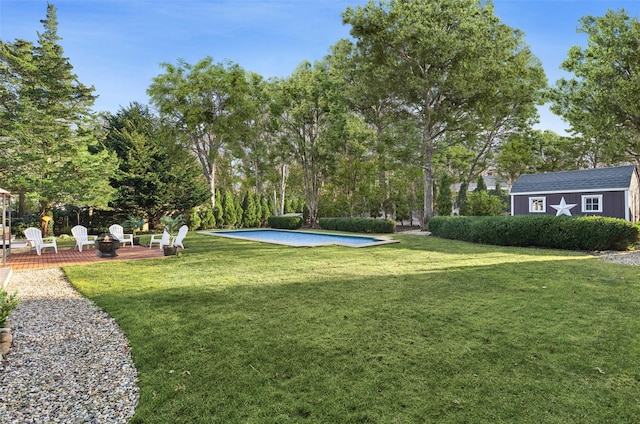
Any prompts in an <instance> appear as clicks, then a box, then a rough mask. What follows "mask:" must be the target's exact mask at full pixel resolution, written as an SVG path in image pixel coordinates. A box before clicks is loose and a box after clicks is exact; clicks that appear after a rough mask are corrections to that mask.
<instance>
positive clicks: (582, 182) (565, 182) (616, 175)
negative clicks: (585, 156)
mask: <svg viewBox="0 0 640 424" xmlns="http://www.w3.org/2000/svg"><path fill="white" fill-rule="evenodd" d="M633 172H634V165H625V166H615V167H612V168H595V169H581V170H578V171H562V172H548V173H545V174H525V175H522V176H520V178H518V180H517V181H516V182H515V183H514V184H513V187H511V194H517V193H543V192H552V191H577V190H584V191H598V190H607V189H609V190H610V189H617V188H622V189H624V188H627V187H629V184H630V183H631V177H632V175H633Z"/></svg>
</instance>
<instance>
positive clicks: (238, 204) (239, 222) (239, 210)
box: [233, 197, 244, 227]
mask: <svg viewBox="0 0 640 424" xmlns="http://www.w3.org/2000/svg"><path fill="white" fill-rule="evenodd" d="M233 205H234V207H235V209H236V223H237V225H238V226H239V227H241V226H242V214H243V213H244V210H243V209H242V202H240V197H234V199H233Z"/></svg>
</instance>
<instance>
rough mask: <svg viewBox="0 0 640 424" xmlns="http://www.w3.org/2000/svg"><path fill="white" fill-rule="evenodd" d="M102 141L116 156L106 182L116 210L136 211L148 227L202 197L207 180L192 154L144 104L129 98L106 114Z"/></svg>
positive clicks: (126, 214)
mask: <svg viewBox="0 0 640 424" xmlns="http://www.w3.org/2000/svg"><path fill="white" fill-rule="evenodd" d="M107 131H108V132H107V135H106V137H105V141H104V145H105V146H106V148H108V149H110V150H111V151H113V152H114V153H115V154H116V155H117V156H118V158H119V159H120V166H119V169H118V171H117V172H113V174H112V176H111V185H112V186H113V187H114V188H116V189H117V190H118V194H117V196H115V198H114V199H113V201H112V203H111V204H112V206H113V207H114V208H115V209H116V210H117V211H119V212H120V213H121V214H123V215H125V216H128V215H136V216H140V215H142V216H143V217H144V218H147V219H149V222H150V224H151V226H152V227H154V226H155V225H157V224H158V223H159V221H160V217H161V216H163V215H165V214H169V213H173V212H174V210H179V211H183V212H184V211H187V210H189V209H191V208H193V207H195V206H199V205H201V204H203V203H204V202H206V201H207V199H208V192H209V191H208V189H207V183H206V181H205V179H204V177H203V175H202V172H201V171H200V169H199V168H198V165H197V163H196V161H195V158H194V157H193V155H191V154H190V152H189V151H188V150H185V149H184V148H183V147H182V146H180V145H178V144H176V141H175V138H174V134H173V132H172V131H170V130H169V129H167V128H165V127H163V125H162V123H161V121H160V119H159V118H158V117H157V116H155V115H154V114H153V113H152V112H151V111H150V110H149V108H148V106H146V105H142V104H139V103H132V104H130V105H129V106H128V107H127V108H121V109H120V110H119V111H118V112H117V113H115V114H113V115H110V116H109V118H108V125H107Z"/></svg>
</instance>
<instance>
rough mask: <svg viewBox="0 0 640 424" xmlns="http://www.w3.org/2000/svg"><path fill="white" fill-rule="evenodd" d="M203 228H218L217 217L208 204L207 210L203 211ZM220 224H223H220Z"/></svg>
mask: <svg viewBox="0 0 640 424" xmlns="http://www.w3.org/2000/svg"><path fill="white" fill-rule="evenodd" d="M200 226H201V228H203V229H205V230H210V229H212V228H216V217H215V216H214V214H213V212H212V211H211V208H210V207H209V206H208V205H207V207H206V208H205V210H204V211H203V212H202V223H201V224H200ZM218 226H221V225H220V224H218Z"/></svg>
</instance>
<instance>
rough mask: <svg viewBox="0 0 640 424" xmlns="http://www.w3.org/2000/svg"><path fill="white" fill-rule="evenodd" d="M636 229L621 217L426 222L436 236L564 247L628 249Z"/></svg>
mask: <svg viewBox="0 0 640 424" xmlns="http://www.w3.org/2000/svg"><path fill="white" fill-rule="evenodd" d="M638 230H639V227H638V226H637V225H635V224H633V223H631V222H628V221H625V220H623V219H618V218H605V217H596V216H589V217H568V216H549V215H545V216H532V215H519V216H486V217H485V216H455V217H444V216H442V217H440V216H438V217H434V218H433V219H431V221H430V222H429V231H431V233H432V234H433V235H435V236H438V237H443V238H449V239H455V240H463V241H469V242H473V243H485V244H494V245H499V246H522V247H529V246H536V247H546V248H552V249H566V250H627V249H628V248H629V247H631V246H633V245H634V244H635V243H637V242H638Z"/></svg>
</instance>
